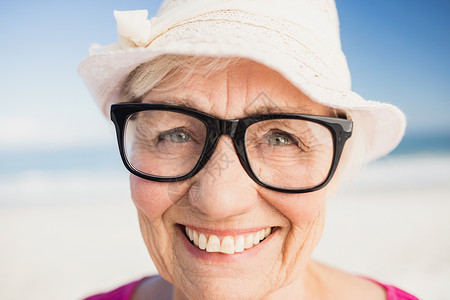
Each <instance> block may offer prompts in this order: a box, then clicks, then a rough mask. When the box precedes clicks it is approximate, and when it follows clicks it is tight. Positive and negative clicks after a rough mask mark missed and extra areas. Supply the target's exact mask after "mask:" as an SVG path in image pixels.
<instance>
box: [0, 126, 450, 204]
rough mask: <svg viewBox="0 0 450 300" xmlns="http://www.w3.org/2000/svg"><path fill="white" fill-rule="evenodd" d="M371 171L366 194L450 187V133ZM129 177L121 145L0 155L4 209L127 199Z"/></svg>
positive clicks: (395, 154)
mask: <svg viewBox="0 0 450 300" xmlns="http://www.w3.org/2000/svg"><path fill="white" fill-rule="evenodd" d="M366 169H367V171H365V172H364V173H363V176H362V178H359V179H358V180H359V181H357V182H358V185H359V186H360V187H364V188H370V187H380V186H397V187H401V186H402V185H401V184H405V183H409V184H414V182H415V181H420V182H423V181H424V180H425V181H427V180H428V181H438V182H439V184H448V185H450V132H449V133H441V134H407V135H406V136H405V137H404V139H403V140H402V142H401V143H400V144H399V145H398V147H397V148H396V149H395V150H394V151H392V152H391V153H390V154H389V155H387V156H386V157H384V158H381V159H379V160H377V161H376V162H374V163H371V164H369V165H368V166H367V167H366ZM386 174H389V175H392V176H386ZM424 174H426V176H424ZM127 176H128V172H127V171H126V170H125V168H124V166H123V165H122V161H121V159H120V155H119V151H118V149H117V145H115V144H113V143H111V144H110V145H104V146H96V147H86V146H79V147H70V148H69V147H59V148H57V147H55V148H52V149H42V150H39V149H33V150H27V149H23V150H14V151H5V150H3V151H2V150H0V206H2V205H17V204H21V203H22V204H38V203H58V202H61V201H63V202H64V201H90V200H88V199H91V198H92V196H91V195H94V194H100V195H101V193H104V192H105V191H108V192H109V194H111V195H119V194H120V195H125V194H126V192H125V191H127V190H128V186H127V181H128V180H127ZM62 193H63V194H65V195H66V196H65V197H64V199H65V200H60V198H61V197H59V196H58V195H60V194H62ZM68 194H70V195H71V196H70V195H69V196H67V195H68ZM97 198H101V197H97ZM108 198H111V197H108ZM96 201H99V200H98V199H96ZM107 201H111V200H110V199H109V200H107Z"/></svg>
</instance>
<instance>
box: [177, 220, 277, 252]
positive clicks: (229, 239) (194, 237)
mask: <svg viewBox="0 0 450 300" xmlns="http://www.w3.org/2000/svg"><path fill="white" fill-rule="evenodd" d="M273 230H274V228H272V227H267V228H264V229H261V230H259V231H255V232H248V233H245V234H237V235H225V236H220V235H215V234H210V233H206V232H202V231H201V230H194V229H192V228H189V227H187V226H184V231H185V234H186V237H187V238H188V239H189V240H190V241H191V243H192V244H193V245H194V246H195V247H197V248H198V249H201V250H204V251H206V252H220V253H225V254H234V253H240V252H244V251H245V250H247V249H251V248H253V247H255V246H256V245H258V244H259V243H261V242H262V241H263V240H265V239H266V238H267V237H268V236H270V235H271V234H272V232H273Z"/></svg>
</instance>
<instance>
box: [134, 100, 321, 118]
mask: <svg viewBox="0 0 450 300" xmlns="http://www.w3.org/2000/svg"><path fill="white" fill-rule="evenodd" d="M145 99H146V98H143V99H142V100H141V101H140V102H141V103H142V102H143V100H145ZM148 100H152V99H148ZM150 103H155V104H162V105H174V106H179V107H184V108H190V109H195V110H198V111H201V112H204V113H209V112H205V111H204V110H203V109H202V108H200V106H199V105H198V104H197V101H195V100H194V99H192V98H187V97H183V98H165V99H158V100H156V99H155V100H153V101H150ZM277 113H299V114H310V115H314V114H317V113H314V110H313V109H312V106H311V105H310V104H300V103H299V104H297V105H296V106H295V107H288V106H259V107H254V106H250V107H248V106H247V107H244V112H243V116H242V117H246V116H254V115H264V114H277Z"/></svg>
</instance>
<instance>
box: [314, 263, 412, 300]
mask: <svg viewBox="0 0 450 300" xmlns="http://www.w3.org/2000/svg"><path fill="white" fill-rule="evenodd" d="M314 269H315V271H314V272H315V273H316V275H317V278H321V280H320V281H321V282H320V283H321V287H322V289H323V290H325V291H328V292H327V293H326V294H327V295H328V296H330V299H336V295H340V296H339V297H338V298H339V299H373V300H378V299H379V300H382V299H387V300H418V298H417V297H415V296H413V295H411V294H409V293H407V292H405V291H403V290H401V289H399V288H396V287H394V286H392V285H386V284H382V283H380V282H378V281H376V280H373V279H370V278H367V277H361V276H356V275H353V274H349V273H346V272H343V271H340V270H338V269H335V268H332V267H329V266H325V265H323V264H319V263H314Z"/></svg>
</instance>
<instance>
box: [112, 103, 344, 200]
mask: <svg viewBox="0 0 450 300" xmlns="http://www.w3.org/2000/svg"><path fill="white" fill-rule="evenodd" d="M149 110H162V111H170V112H176V113H181V114H184V115H188V116H191V117H194V118H196V119H197V120H199V121H201V122H202V123H203V124H204V125H205V127H206V137H207V138H206V140H205V145H204V146H203V150H202V153H201V155H200V157H199V159H198V161H197V163H196V165H195V166H194V168H193V169H192V170H191V171H190V172H188V173H186V174H184V175H182V176H175V177H165V176H164V177H163V176H155V175H150V174H148V173H144V172H141V171H139V170H138V169H136V168H134V167H133V165H132V164H131V163H130V162H129V161H128V159H127V157H126V153H125V129H126V124H127V121H128V119H129V117H130V116H131V115H132V114H134V113H138V112H141V111H149ZM110 116H111V120H112V122H113V123H114V125H115V128H116V135H117V141H118V146H119V152H120V156H121V158H122V162H123V164H124V165H125V167H126V168H127V169H128V171H130V172H131V173H132V174H134V175H136V176H138V177H140V178H143V179H147V180H151V181H156V182H178V181H183V180H186V179H189V178H191V177H193V176H194V175H195V174H197V173H198V172H199V171H200V170H201V169H202V168H203V167H204V166H205V165H206V164H207V162H208V161H209V159H210V158H211V156H212V155H213V153H214V150H215V149H216V146H217V143H218V142H219V139H220V137H221V136H222V135H228V136H230V137H231V139H232V140H233V145H234V149H235V151H236V154H237V156H238V158H239V161H240V163H241V165H242V167H243V168H244V170H245V172H246V173H247V174H248V176H249V177H250V178H251V179H252V180H253V181H255V182H256V183H257V184H259V185H260V186H262V187H264V188H267V189H270V190H273V191H277V192H282V193H289V194H294V193H309V192H313V191H317V190H320V189H321V188H323V187H324V186H326V185H327V184H328V183H329V182H330V180H331V178H332V177H333V175H334V173H335V172H336V169H337V166H338V164H339V160H340V158H341V154H342V151H343V149H344V145H345V142H346V141H347V140H348V139H349V138H350V137H351V135H352V129H353V122H352V121H351V120H350V119H349V117H348V116H345V117H346V118H345V119H344V118H339V117H327V116H318V115H308V114H298V113H270V114H257V115H251V116H248V117H244V118H240V119H231V120H224V119H220V118H217V117H214V116H212V115H209V114H207V113H204V112H201V111H197V110H195V109H192V108H188V107H183V106H175V105H166V104H147V103H119V104H113V105H111V111H110ZM273 119H297V120H305V121H310V122H314V123H317V124H320V125H322V126H324V127H326V128H327V129H328V130H329V131H330V133H331V136H332V138H333V160H332V163H331V166H330V170H329V172H328V175H327V177H326V178H325V179H324V180H323V181H322V182H321V183H320V184H318V185H316V186H313V187H306V188H300V189H289V188H280V187H277V186H272V185H269V184H267V183H265V182H263V181H261V180H260V179H259V178H258V177H257V176H256V175H255V174H254V172H253V170H252V168H251V166H250V162H249V159H248V157H247V151H246V148H245V147H246V146H245V134H246V131H247V128H248V127H249V126H251V125H253V124H255V123H258V122H261V121H266V120H273Z"/></svg>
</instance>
